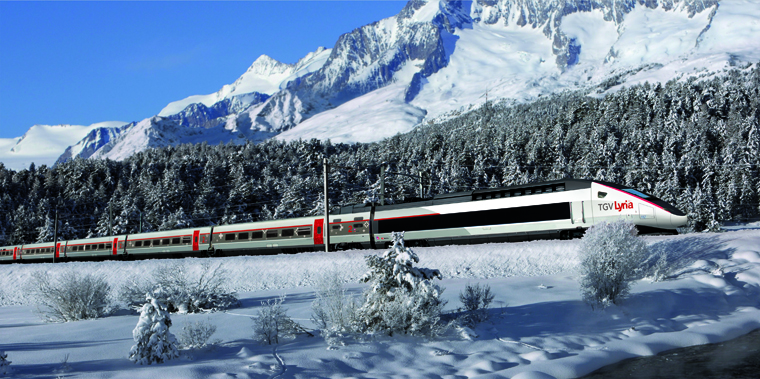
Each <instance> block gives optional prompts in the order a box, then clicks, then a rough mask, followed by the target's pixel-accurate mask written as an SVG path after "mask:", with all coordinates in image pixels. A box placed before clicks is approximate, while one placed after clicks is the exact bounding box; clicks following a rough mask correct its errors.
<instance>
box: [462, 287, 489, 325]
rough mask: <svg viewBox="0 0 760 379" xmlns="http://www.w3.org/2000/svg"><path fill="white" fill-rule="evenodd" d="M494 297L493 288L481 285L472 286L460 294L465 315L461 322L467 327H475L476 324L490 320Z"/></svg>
mask: <svg viewBox="0 0 760 379" xmlns="http://www.w3.org/2000/svg"><path fill="white" fill-rule="evenodd" d="M493 298H494V295H493V293H491V287H490V286H489V285H485V286H483V287H481V286H480V284H476V285H474V286H473V285H470V284H467V286H466V287H465V288H464V291H463V292H460V293H459V301H461V302H462V306H463V310H464V312H465V313H464V314H463V315H462V317H461V321H462V323H463V324H464V325H465V326H468V327H473V326H474V325H475V324H477V323H480V322H483V321H485V320H487V319H488V307H489V306H490V305H491V302H492V301H493Z"/></svg>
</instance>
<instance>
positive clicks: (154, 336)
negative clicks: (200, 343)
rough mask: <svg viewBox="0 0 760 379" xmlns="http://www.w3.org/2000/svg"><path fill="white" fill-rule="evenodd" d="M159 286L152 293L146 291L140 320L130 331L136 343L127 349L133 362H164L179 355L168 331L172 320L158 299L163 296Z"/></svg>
mask: <svg viewBox="0 0 760 379" xmlns="http://www.w3.org/2000/svg"><path fill="white" fill-rule="evenodd" d="M161 291H162V289H161V288H160V287H159V288H157V289H156V290H154V291H153V293H147V294H146V295H145V300H147V303H145V305H143V307H142V309H141V310H140V320H139V321H138V322H137V326H136V327H135V329H134V330H133V331H132V337H133V338H134V339H135V342H136V344H135V345H134V346H132V349H131V350H130V351H129V360H131V361H132V362H134V363H139V364H141V365H144V364H152V363H164V362H165V361H167V360H170V359H174V358H177V357H179V351H177V344H178V343H177V339H176V338H175V337H174V335H173V334H171V333H170V332H169V327H171V326H172V320H171V318H169V312H167V310H166V305H164V304H163V303H162V302H161V301H160V300H158V299H161V298H163V297H164V296H163V294H162V293H161Z"/></svg>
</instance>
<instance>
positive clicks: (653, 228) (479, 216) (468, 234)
mask: <svg viewBox="0 0 760 379" xmlns="http://www.w3.org/2000/svg"><path fill="white" fill-rule="evenodd" d="M615 220H626V221H629V222H631V223H634V224H635V225H636V226H637V228H638V229H639V232H640V233H642V234H646V233H669V234H674V233H676V228H678V227H680V226H684V225H686V221H687V218H686V215H685V214H684V213H683V212H681V211H679V210H678V209H676V208H675V207H673V206H672V205H670V204H668V203H666V202H664V201H662V200H660V199H657V198H656V197H654V196H651V195H648V194H645V193H643V192H640V191H637V190H635V189H631V188H626V187H624V186H620V185H616V184H612V183H605V182H599V181H588V180H561V181H552V182H544V183H533V184H527V185H520V186H512V187H505V188H489V189H483V190H477V191H468V192H459V193H451V194H445V195H438V196H436V197H435V198H433V199H431V200H426V201H419V202H414V203H405V204H394V205H384V206H374V205H354V206H348V207H343V208H341V210H340V212H338V213H336V214H331V215H330V219H329V234H330V246H331V251H332V250H336V249H352V248H384V247H386V246H387V245H388V243H389V242H390V236H391V232H397V231H398V232H400V231H404V232H406V234H405V240H406V242H407V245H410V246H436V245H450V244H475V243H485V242H508V241H524V240H532V239H547V238H559V239H568V238H574V237H580V236H582V234H583V232H584V230H585V229H587V228H588V227H590V226H591V225H593V224H596V223H599V222H603V221H615ZM325 224H326V223H325V220H324V217H323V216H311V217H301V218H291V219H284V220H273V221H261V222H252V223H245V224H235V225H222V226H214V227H198V228H191V229H183V230H171V231H163V232H152V233H141V234H130V235H119V236H112V237H99V238H90V239H81V240H72V241H60V242H58V243H57V244H53V243H52V242H48V243H36V244H26V245H17V246H5V247H0V260H1V261H4V262H19V261H32V260H35V261H39V260H46V261H48V262H49V261H50V260H51V259H52V258H53V257H54V256H55V258H57V259H58V260H64V259H93V258H98V257H100V258H108V257H113V258H119V257H120V258H123V257H165V256H185V255H206V254H208V255H228V254H234V255H238V254H278V253H292V252H300V251H316V250H324V249H325V246H324V245H325V241H326V238H325V237H326V236H325Z"/></svg>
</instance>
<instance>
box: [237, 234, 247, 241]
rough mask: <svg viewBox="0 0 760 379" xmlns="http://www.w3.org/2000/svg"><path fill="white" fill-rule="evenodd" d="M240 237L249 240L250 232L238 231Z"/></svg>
mask: <svg viewBox="0 0 760 379" xmlns="http://www.w3.org/2000/svg"><path fill="white" fill-rule="evenodd" d="M238 239H239V240H247V239H248V232H245V233H238Z"/></svg>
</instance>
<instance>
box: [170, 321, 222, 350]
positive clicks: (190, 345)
mask: <svg viewBox="0 0 760 379" xmlns="http://www.w3.org/2000/svg"><path fill="white" fill-rule="evenodd" d="M215 332H216V326H215V325H213V324H211V323H210V322H208V321H196V322H194V323H192V324H189V325H185V326H183V327H182V332H180V334H179V344H180V346H181V347H182V348H184V349H200V348H203V347H205V346H208V345H213V344H215V342H209V338H211V336H212V335H214V333H215Z"/></svg>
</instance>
